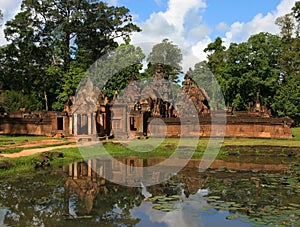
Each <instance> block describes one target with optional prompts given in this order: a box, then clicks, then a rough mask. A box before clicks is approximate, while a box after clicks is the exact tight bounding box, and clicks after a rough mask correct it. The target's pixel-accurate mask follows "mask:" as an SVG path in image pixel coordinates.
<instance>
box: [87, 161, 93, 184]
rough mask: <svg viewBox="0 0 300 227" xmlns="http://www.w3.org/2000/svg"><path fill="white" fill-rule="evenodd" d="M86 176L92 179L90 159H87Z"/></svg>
mask: <svg viewBox="0 0 300 227" xmlns="http://www.w3.org/2000/svg"><path fill="white" fill-rule="evenodd" d="M87 164H88V178H89V179H90V180H91V179H92V160H88V163H87Z"/></svg>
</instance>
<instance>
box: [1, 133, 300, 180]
mask: <svg viewBox="0 0 300 227" xmlns="http://www.w3.org/2000/svg"><path fill="white" fill-rule="evenodd" d="M292 132H293V135H294V138H293V139H286V140H283V139H247V138H245V139H244V138H226V139H224V142H223V144H222V146H256V145H266V146H294V147H295V146H296V147H299V149H300V128H293V129H292ZM45 139H49V138H46V137H31V136H20V137H9V136H0V143H2V144H4V143H10V142H5V141H13V142H15V143H16V144H21V143H24V142H26V141H36V140H45ZM51 139H52V138H51ZM1 141H2V142H1ZM212 141H214V140H211V141H209V139H208V138H201V139H199V141H198V142H197V144H194V145H195V146H193V147H192V149H194V150H196V152H194V154H193V157H192V158H194V159H199V158H201V157H202V155H203V154H204V151H205V150H206V148H207V144H208V143H209V142H212ZM139 142H140V143H137V147H138V149H136V151H133V150H134V149H133V148H134V146H133V147H132V146H130V145H132V144H128V143H124V144H120V143H117V142H115V141H111V142H108V143H104V146H103V148H105V150H104V149H100V148H99V145H94V146H89V147H85V148H84V149H83V148H81V147H79V148H67V149H55V150H54V151H59V152H62V153H63V154H64V157H63V158H53V160H51V161H50V164H51V166H58V165H65V164H69V163H71V162H74V161H82V160H83V159H89V158H94V157H105V155H107V153H106V152H109V154H110V155H112V156H113V157H130V156H136V157H140V158H149V157H157V158H159V157H161V158H163V157H169V156H170V155H172V154H173V152H174V150H175V149H176V148H178V146H179V147H180V152H179V154H177V155H178V156H180V157H182V156H183V157H184V156H185V155H187V153H188V152H187V150H188V149H189V148H191V143H192V142H193V143H194V140H193V139H182V140H181V144H179V139H176V138H166V139H164V140H163V141H162V142H161V141H160V140H159V139H158V140H157V141H156V140H155V139H153V140H152V141H151V142H150V143H149V141H148V143H147V140H146V141H143V140H141V141H139ZM143 142H145V143H143ZM156 143H157V144H160V146H157V147H156V146H155V144H156ZM55 145H56V144H55ZM50 146H54V145H53V144H52V145H45V146H39V147H50ZM13 149H15V150H13ZM23 149H24V148H23ZM26 149H27V148H26ZM30 149H32V147H30ZM149 150H150V151H149ZM6 151H7V152H14V151H20V150H19V148H11V150H10V149H7V150H6ZM145 151H149V152H145ZM52 152H53V151H52ZM226 154H227V153H226V152H225V151H222V149H221V151H220V152H219V153H218V158H222V157H225V156H226ZM39 155H40V154H35V155H32V156H28V157H20V158H16V159H8V158H0V163H1V162H3V161H5V162H9V163H11V164H12V165H13V167H12V168H9V169H0V177H2V176H4V175H7V174H9V175H10V174H16V173H26V172H32V170H33V169H34V165H33V164H34V162H36V161H37V160H38V159H39ZM83 156H84V157H83Z"/></svg>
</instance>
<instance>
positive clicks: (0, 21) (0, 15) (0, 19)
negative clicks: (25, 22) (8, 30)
mask: <svg viewBox="0 0 300 227" xmlns="http://www.w3.org/2000/svg"><path fill="white" fill-rule="evenodd" d="M2 20H3V13H2V10H1V9H0V27H1V26H2Z"/></svg>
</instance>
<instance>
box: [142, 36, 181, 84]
mask: <svg viewBox="0 0 300 227" xmlns="http://www.w3.org/2000/svg"><path fill="white" fill-rule="evenodd" d="M147 62H148V69H147V71H146V74H148V76H152V75H153V74H154V72H155V69H156V68H157V64H158V63H160V64H163V67H164V70H165V72H166V74H167V75H169V76H170V77H171V78H170V79H171V80H172V81H174V82H177V80H178V75H179V74H180V73H181V71H182V67H181V65H180V64H181V62H182V53H181V50H180V48H179V47H178V46H177V45H175V44H173V43H172V42H171V41H169V40H168V39H164V40H162V42H161V43H158V44H156V45H154V46H153V47H152V51H151V53H150V54H149V56H148V58H147Z"/></svg>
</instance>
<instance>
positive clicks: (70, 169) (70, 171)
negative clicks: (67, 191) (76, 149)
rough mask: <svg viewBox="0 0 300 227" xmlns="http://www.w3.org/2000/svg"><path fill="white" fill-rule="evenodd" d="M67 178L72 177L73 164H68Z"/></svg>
mask: <svg viewBox="0 0 300 227" xmlns="http://www.w3.org/2000/svg"><path fill="white" fill-rule="evenodd" d="M69 176H70V177H73V164H69Z"/></svg>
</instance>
